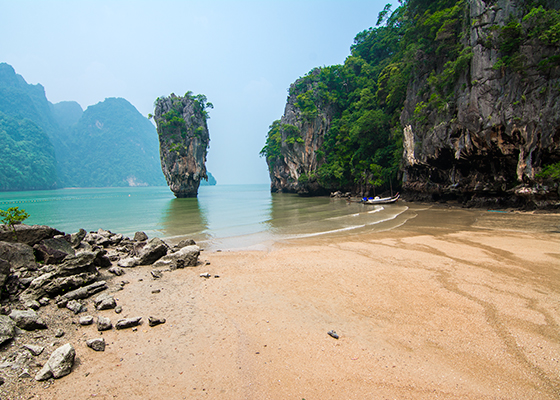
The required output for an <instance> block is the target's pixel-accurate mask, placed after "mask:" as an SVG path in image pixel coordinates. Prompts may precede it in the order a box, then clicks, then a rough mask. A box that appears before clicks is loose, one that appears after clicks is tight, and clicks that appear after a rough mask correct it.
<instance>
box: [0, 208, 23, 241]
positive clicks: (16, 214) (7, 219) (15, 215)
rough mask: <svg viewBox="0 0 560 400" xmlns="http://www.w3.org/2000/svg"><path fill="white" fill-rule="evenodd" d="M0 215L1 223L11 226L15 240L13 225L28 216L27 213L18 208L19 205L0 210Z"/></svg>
mask: <svg viewBox="0 0 560 400" xmlns="http://www.w3.org/2000/svg"><path fill="white" fill-rule="evenodd" d="M0 217H1V218H2V223H3V224H4V225H6V226H8V227H10V228H12V231H13V232H14V238H15V239H16V240H17V234H16V227H15V225H17V224H21V223H22V222H23V221H25V220H26V219H27V218H29V214H28V213H26V212H25V210H20V209H19V207H10V208H8V210H7V211H4V210H0Z"/></svg>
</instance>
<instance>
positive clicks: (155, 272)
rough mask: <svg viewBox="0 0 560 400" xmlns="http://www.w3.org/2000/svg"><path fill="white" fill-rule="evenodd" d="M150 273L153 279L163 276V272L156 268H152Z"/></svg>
mask: <svg viewBox="0 0 560 400" xmlns="http://www.w3.org/2000/svg"><path fill="white" fill-rule="evenodd" d="M150 273H151V274H152V277H153V278H154V279H159V278H161V277H162V276H163V272H161V271H159V270H157V269H154V270H152V271H150Z"/></svg>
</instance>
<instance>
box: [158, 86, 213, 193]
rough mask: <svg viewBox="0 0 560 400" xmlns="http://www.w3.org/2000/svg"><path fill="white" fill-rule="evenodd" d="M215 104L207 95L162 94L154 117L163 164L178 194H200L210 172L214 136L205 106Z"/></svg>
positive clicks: (162, 166)
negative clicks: (208, 123) (207, 120)
mask: <svg viewBox="0 0 560 400" xmlns="http://www.w3.org/2000/svg"><path fill="white" fill-rule="evenodd" d="M207 107H211V104H210V103H206V97H204V96H203V95H197V96H192V95H191V94H190V93H187V94H186V95H185V97H178V96H175V95H174V94H171V95H170V96H169V97H162V98H158V99H157V100H156V103H155V111H154V118H155V121H156V124H157V132H158V135H159V145H160V158H161V168H162V170H163V174H164V175H165V179H166V180H167V184H168V185H169V188H170V189H171V191H172V192H173V194H175V196H176V197H196V196H197V194H198V187H199V185H200V180H201V179H208V178H207V175H206V165H205V163H206V155H207V152H208V144H209V143H210V136H209V133H208V126H207V124H206V119H207V118H208V116H207V113H206V111H205V108H207Z"/></svg>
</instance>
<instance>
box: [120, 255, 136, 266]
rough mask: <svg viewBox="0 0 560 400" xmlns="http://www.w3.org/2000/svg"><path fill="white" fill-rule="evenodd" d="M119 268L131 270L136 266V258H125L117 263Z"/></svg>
mask: <svg viewBox="0 0 560 400" xmlns="http://www.w3.org/2000/svg"><path fill="white" fill-rule="evenodd" d="M117 265H118V266H119V267H123V268H132V267H136V266H137V265H138V258H136V257H125V258H123V259H121V260H119V261H118V262H117Z"/></svg>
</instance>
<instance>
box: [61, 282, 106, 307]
mask: <svg viewBox="0 0 560 400" xmlns="http://www.w3.org/2000/svg"><path fill="white" fill-rule="evenodd" d="M105 289H107V282H105V281H97V282H93V283H91V284H89V285H86V286H82V287H80V288H78V289H75V290H72V291H70V292H68V293H65V294H63V295H62V296H59V297H58V298H57V299H56V304H57V305H58V307H59V308H62V307H66V304H67V303H68V301H70V300H77V299H87V298H88V297H89V296H92V295H94V294H95V293H99V292H101V291H102V290H105Z"/></svg>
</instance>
